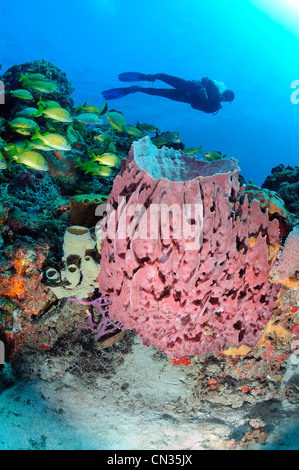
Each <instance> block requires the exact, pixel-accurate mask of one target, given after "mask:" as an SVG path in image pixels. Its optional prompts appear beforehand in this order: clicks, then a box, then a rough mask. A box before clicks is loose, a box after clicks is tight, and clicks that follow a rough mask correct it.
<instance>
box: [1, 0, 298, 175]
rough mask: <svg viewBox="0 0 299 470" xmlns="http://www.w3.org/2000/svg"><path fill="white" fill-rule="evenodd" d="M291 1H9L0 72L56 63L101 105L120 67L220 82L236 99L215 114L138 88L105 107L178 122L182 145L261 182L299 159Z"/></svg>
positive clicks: (80, 94)
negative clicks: (227, 160)
mask: <svg viewBox="0 0 299 470" xmlns="http://www.w3.org/2000/svg"><path fill="white" fill-rule="evenodd" d="M291 3H293V4H294V3H296V2H291V1H290V0H287V1H286V2H284V11H285V13H284V14H281V13H279V12H277V11H276V9H275V5H276V4H279V1H278V0H272V1H271V2H270V1H268V0H242V1H240V0H230V1H223V0H215V1H213V2H211V1H210V0H184V1H183V2H182V1H178V0H163V1H161V0H151V1H149V2H144V1H142V2H141V1H140V0H126V1H124V0H86V1H84V2H82V1H80V2H79V1H78V0H74V1H70V0H66V1H63V2H62V1H60V0H59V1H58V0H52V1H51V2H50V3H49V2H42V1H34V0H29V1H27V2H23V1H21V0H14V2H12V3H8V2H5V4H3V3H2V4H1V6H0V18H1V31H0V40H1V58H0V63H2V64H3V67H2V71H4V70H6V69H7V68H8V67H9V66H11V65H13V64H17V63H22V62H25V61H30V60H34V59H41V58H44V59H46V60H49V61H51V62H54V63H55V64H56V65H57V66H58V67H60V68H61V69H63V70H64V71H65V72H66V73H67V76H68V78H69V79H70V81H71V82H72V84H73V86H74V87H75V92H74V94H73V97H74V99H75V101H76V102H77V103H78V102H79V101H81V102H84V101H86V100H87V101H88V102H90V103H92V104H98V105H101V104H102V103H103V99H102V96H101V91H102V90H105V89H109V88H113V87H117V86H123V85H124V84H122V83H120V82H119V81H118V79H117V76H118V74H119V73H121V72H126V71H132V70H133V71H140V72H144V73H158V72H164V73H168V74H172V75H175V76H179V77H182V78H186V79H200V78H202V77H204V76H209V77H211V78H212V79H217V80H219V81H223V82H224V83H225V84H226V86H227V87H228V88H229V89H232V90H233V91H234V92H235V94H236V99H235V101H234V102H233V103H232V104H226V103H224V105H223V109H222V110H221V111H220V112H219V113H218V114H217V115H216V116H213V115H208V114H204V113H202V112H200V111H197V110H194V109H192V108H191V107H190V106H189V105H188V104H184V103H178V102H174V101H170V100H167V99H165V98H160V97H153V96H148V95H145V94H141V93H138V94H134V95H129V96H127V97H124V98H121V99H117V100H114V101H110V102H109V106H110V108H116V109H119V110H121V111H122V112H123V113H124V115H125V117H126V119H127V121H128V122H129V123H130V124H135V123H136V121H137V120H139V121H140V122H150V123H153V124H155V125H156V126H157V127H159V128H160V130H162V131H166V130H171V131H173V130H176V131H178V132H179V134H180V137H181V139H182V140H183V141H184V143H185V144H186V146H187V147H197V146H199V145H203V149H204V150H205V151H209V150H220V151H222V153H223V154H227V155H229V156H233V157H235V158H237V159H238V160H239V164H240V166H241V169H242V173H243V175H244V176H245V177H246V179H248V178H253V179H254V181H255V182H256V183H258V184H261V183H262V182H263V181H264V179H265V177H266V176H267V175H268V174H269V173H270V171H271V168H272V167H273V166H275V165H277V164H279V163H284V164H285V165H288V164H289V165H297V164H298V163H299V155H298V153H299V152H298V139H297V133H298V113H299V105H295V104H292V103H291V99H290V97H291V93H292V92H293V91H294V90H292V89H291V83H292V82H293V81H294V80H299V55H298V42H299V39H298V37H299V36H298V34H297V33H296V27H294V19H296V18H298V7H297V11H292V9H291V7H288V5H289V4H291ZM296 15H297V16H296ZM159 84H160V85H162V86H163V84H161V83H160V82H156V83H155V84H154V86H159Z"/></svg>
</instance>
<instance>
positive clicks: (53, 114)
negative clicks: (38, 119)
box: [38, 106, 73, 122]
mask: <svg viewBox="0 0 299 470" xmlns="http://www.w3.org/2000/svg"><path fill="white" fill-rule="evenodd" d="M38 111H39V113H41V114H43V115H44V116H45V117H47V118H50V119H54V121H59V122H73V118H72V116H71V115H70V113H69V112H68V111H67V110H66V109H64V108H60V107H59V108H52V107H50V108H47V109H43V108H42V107H41V106H40V107H39V109H38Z"/></svg>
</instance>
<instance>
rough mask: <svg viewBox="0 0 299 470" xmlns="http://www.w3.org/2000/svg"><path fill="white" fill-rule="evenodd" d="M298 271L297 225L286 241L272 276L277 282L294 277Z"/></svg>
mask: <svg viewBox="0 0 299 470" xmlns="http://www.w3.org/2000/svg"><path fill="white" fill-rule="evenodd" d="M298 270H299V225H296V227H294V229H293V231H292V232H291V233H290V234H289V236H288V238H287V239H286V242H285V245H284V248H283V251H282V254H281V257H280V259H279V261H278V263H277V265H276V266H275V267H274V268H273V271H272V274H273V276H274V279H275V280H277V281H278V282H283V281H285V280H286V279H289V278H290V277H292V276H294V274H295V273H296V271H298Z"/></svg>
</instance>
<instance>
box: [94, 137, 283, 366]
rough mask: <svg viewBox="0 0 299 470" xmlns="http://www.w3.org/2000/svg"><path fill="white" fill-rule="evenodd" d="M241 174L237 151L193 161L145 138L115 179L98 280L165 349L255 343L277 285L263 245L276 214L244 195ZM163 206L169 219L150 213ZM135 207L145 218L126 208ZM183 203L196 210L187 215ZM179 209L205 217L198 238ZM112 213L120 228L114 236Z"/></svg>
mask: <svg viewBox="0 0 299 470" xmlns="http://www.w3.org/2000/svg"><path fill="white" fill-rule="evenodd" d="M239 173H240V168H239V166H238V164H237V161H236V160H234V159H222V160H219V161H215V162H211V163H209V162H206V161H202V160H196V158H193V157H190V156H189V155H184V154H182V152H180V151H175V150H174V149H168V148H166V147H163V148H162V149H159V150H158V149H157V148H156V147H155V146H154V145H153V144H152V143H151V141H150V139H149V138H147V137H145V138H143V139H141V140H139V141H136V142H134V143H133V145H132V147H131V150H130V152H129V154H128V157H127V158H126V159H125V160H124V161H123V162H122V166H121V171H120V173H119V174H118V175H117V176H116V178H115V180H114V183H113V188H112V192H111V194H110V196H109V201H108V206H109V207H110V208H111V218H110V219H109V218H108V217H106V221H105V219H104V226H103V232H102V233H103V234H104V235H105V234H106V233H107V234H108V235H107V236H105V237H103V239H102V250H101V271H100V274H99V289H100V292H102V293H105V294H109V295H110V300H111V302H112V305H111V306H110V314H111V317H112V318H115V319H117V320H118V321H120V322H121V323H122V324H123V325H124V328H127V329H134V330H136V332H137V334H138V335H139V336H140V338H141V340H142V342H143V344H144V345H145V346H150V345H154V346H155V347H156V348H157V349H159V350H161V351H163V352H165V353H166V354H167V355H168V356H169V357H171V358H174V359H178V358H180V357H181V356H185V355H187V356H193V355H195V354H201V353H203V354H207V353H210V352H214V353H222V352H223V351H225V350H227V349H228V348H229V347H230V346H232V345H233V346H235V347H236V348H240V347H241V346H248V347H249V348H251V347H254V346H255V345H256V344H257V343H258V341H259V339H260V336H261V334H262V332H263V329H264V327H265V326H266V324H267V323H268V320H269V318H270V317H271V314H272V309H273V307H274V305H275V298H276V295H277V292H278V290H279V289H280V286H279V285H278V284H275V283H270V282H269V280H268V277H269V272H270V269H271V266H270V264H269V262H268V250H269V246H270V245H275V244H277V243H278V241H279V222H278V220H277V219H273V220H270V219H269V213H268V210H265V211H262V209H261V207H260V203H259V201H258V200H256V199H254V200H253V201H252V202H251V204H249V201H248V197H247V196H245V197H244V193H243V192H244V189H245V187H244V186H242V187H241V188H240V185H239V179H238V177H239ZM124 199H125V206H124V204H123V200H124ZM164 206H167V207H169V208H170V209H171V210H170V212H169V215H170V216H169V220H168V223H167V222H165V219H164V220H163V218H162V216H161V217H159V216H156V217H153V219H151V216H152V211H153V208H155V207H160V208H163V207H164ZM137 207H141V208H143V209H144V211H145V212H141V211H140V213H141V214H143V215H142V218H138V217H134V216H132V214H134V213H135V212H134V211H137V212H138V209H137ZM188 207H192V208H196V207H197V208H198V209H199V208H201V211H200V210H199V212H198V213H196V214H195V212H194V215H192V212H190V213H189V212H188ZM175 208H176V209H177V210H176V209H175ZM125 209H126V211H125ZM161 210H162V209H161ZM184 211H186V212H184ZM113 214H114V215H115V217H112V215H113ZM125 214H127V216H126V215H125ZM129 214H130V216H129ZM184 218H185V221H186V224H189V225H190V227H191V226H192V228H193V227H195V226H196V225H199V226H202V234H200V235H199V237H198V238H199V244H198V246H195V245H193V246H192V247H191V246H190V242H191V239H192V237H190V239H189V238H188V237H187V236H184V235H183V236H181V237H180V236H176V234H175V231H176V229H177V227H180V226H181V225H182V223H183V222H184ZM110 220H111V225H112V227H113V226H114V227H117V228H119V227H120V226H121V225H122V228H123V226H126V227H125V228H126V230H123V232H117V233H116V234H115V235H114V234H113V231H112V230H109V221H110ZM146 220H148V221H149V224H148V225H147V229H148V231H147V232H146V224H144V231H143V230H142V222H143V221H146ZM151 221H152V223H151ZM112 222H113V223H112ZM165 227H166V230H165ZM167 228H168V229H169V230H167ZM152 229H153V231H152ZM152 234H153V236H152ZM148 235H149V236H148ZM201 235H202V240H200V238H201Z"/></svg>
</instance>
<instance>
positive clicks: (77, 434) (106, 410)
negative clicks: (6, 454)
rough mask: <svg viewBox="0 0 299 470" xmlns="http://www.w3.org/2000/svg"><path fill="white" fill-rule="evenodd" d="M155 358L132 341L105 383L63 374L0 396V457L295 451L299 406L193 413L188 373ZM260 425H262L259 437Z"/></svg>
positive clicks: (153, 352)
mask: <svg viewBox="0 0 299 470" xmlns="http://www.w3.org/2000/svg"><path fill="white" fill-rule="evenodd" d="M156 353H157V351H156V350H155V349H154V348H152V347H150V348H144V347H143V346H142V344H141V342H140V341H139V340H138V339H136V340H135V343H134V346H133V350H132V354H129V355H127V356H126V358H125V361H124V363H123V364H122V365H121V366H120V367H119V368H118V370H117V371H116V373H115V374H114V375H112V376H111V377H110V378H103V376H100V375H99V376H98V377H95V380H94V382H93V383H89V384H87V383H86V381H83V380H80V379H79V378H78V377H77V376H75V375H72V374H70V373H66V374H65V375H64V377H63V378H60V379H59V380H56V381H45V380H40V379H33V378H28V379H27V380H25V381H21V382H17V383H16V384H15V385H13V386H12V387H10V388H8V389H6V390H4V391H3V392H2V393H1V394H0V419H1V421H0V450H21V449H23V450H29V449H35V450H40V449H41V450H54V449H58V450H62V449H64V450H81V449H82V450H94V449H97V450H133V449H134V450H144V449H147V450H182V449H183V450H204V449H215V450H220V449H225V450H233V449H258V450H263V449H289V450H291V449H297V450H298V449H299V410H298V405H292V404H290V403H289V402H287V401H282V402H279V403H278V402H277V401H275V400H273V401H272V400H269V401H267V402H264V403H260V404H258V405H254V406H253V405H250V404H246V403H245V404H244V405H243V406H241V407H239V408H236V409H233V408H232V407H230V406H219V405H213V404H209V403H207V404H205V405H204V406H203V405H201V406H198V404H197V403H196V401H195V399H194V398H193V396H192V392H191V390H190V387H189V386H188V373H187V369H188V368H186V367H185V368H184V367H174V366H173V365H172V364H171V363H170V362H168V361H167V360H164V359H161V357H158V358H157V354H156ZM259 414H260V416H259ZM259 420H263V421H266V424H267V425H266V427H265V429H263V430H262V431H259V429H256V428H255V424H256V423H258V422H259ZM263 436H264V437H263ZM263 440H264V442H263Z"/></svg>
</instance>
